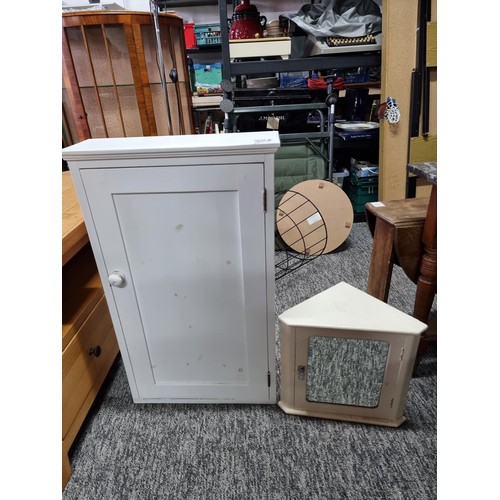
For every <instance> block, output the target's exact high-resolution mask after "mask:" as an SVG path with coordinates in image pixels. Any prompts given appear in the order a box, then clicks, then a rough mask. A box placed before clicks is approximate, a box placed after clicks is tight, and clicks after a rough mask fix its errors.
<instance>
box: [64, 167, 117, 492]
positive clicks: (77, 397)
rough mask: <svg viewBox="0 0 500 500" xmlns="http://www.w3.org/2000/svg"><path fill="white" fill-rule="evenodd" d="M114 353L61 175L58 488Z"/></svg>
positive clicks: (73, 199) (84, 239)
mask: <svg viewBox="0 0 500 500" xmlns="http://www.w3.org/2000/svg"><path fill="white" fill-rule="evenodd" d="M117 354H118V343H117V341H116V337H115V332H114V330H113V325H112V323H111V317H110V314H109V310H108V305H107V303H106V298H105V297H104V290H103V288H102V284H101V280H100V278H99V275H98V272H97V267H96V263H95V260H94V255H93V253H92V250H91V248H90V243H89V239H88V236H87V231H86V229H85V223H84V221H83V215H82V212H81V209H80V205H79V204H78V198H77V196H76V192H75V190H74V187H73V181H72V179H71V174H70V173H69V172H63V173H62V487H63V489H64V487H65V486H66V483H67V482H68V480H69V477H70V475H71V465H70V462H69V457H68V451H69V449H70V447H71V445H72V444H73V442H74V440H75V438H76V436H77V434H78V431H79V430H80V428H81V426H82V424H83V422H84V420H85V417H86V415H87V413H88V412H89V410H90V408H91V406H92V403H93V402H94V400H95V398H96V396H97V393H98V392H99V389H100V387H101V385H102V383H103V382H104V379H105V378H106V375H107V374H108V372H109V370H110V368H111V365H112V364H113V361H114V360H115V358H116V356H117Z"/></svg>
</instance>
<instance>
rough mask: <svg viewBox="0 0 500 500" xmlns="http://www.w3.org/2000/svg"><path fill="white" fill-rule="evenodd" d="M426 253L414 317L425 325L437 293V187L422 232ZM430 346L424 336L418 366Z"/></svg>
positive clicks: (418, 284)
mask: <svg viewBox="0 0 500 500" xmlns="http://www.w3.org/2000/svg"><path fill="white" fill-rule="evenodd" d="M422 242H423V244H424V253H423V255H422V262H421V264H420V276H419V278H418V282H417V293H416V296H415V304H414V309H413V316H414V317H415V318H416V319H418V320H420V321H422V322H423V323H426V324H427V323H428V322H429V314H430V311H431V308H432V303H433V301H434V297H435V295H436V292H437V185H435V184H434V185H433V186H432V191H431V197H430V199H429V208H428V210H427V216H426V219H425V223H424V229H423V232H422ZM428 345H429V341H428V339H427V336H426V334H424V335H423V336H422V339H421V341H420V345H419V348H418V352H417V362H416V363H415V367H416V366H417V365H418V362H419V361H420V358H421V357H422V356H423V354H425V352H426V351H427V348H428Z"/></svg>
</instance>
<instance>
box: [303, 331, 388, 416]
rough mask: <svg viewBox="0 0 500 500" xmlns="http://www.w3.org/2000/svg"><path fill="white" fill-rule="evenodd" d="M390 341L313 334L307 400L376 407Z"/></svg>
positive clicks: (308, 369)
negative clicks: (315, 335)
mask: <svg viewBox="0 0 500 500" xmlns="http://www.w3.org/2000/svg"><path fill="white" fill-rule="evenodd" d="M388 354H389V342H385V341H382V340H358V339H343V338H334V337H310V338H309V350H308V356H307V388H306V399H307V400H308V401H311V402H317V403H331V404H340V405H350V406H363V407H369V408H374V407H376V406H378V403H379V400H380V393H381V391H382V384H383V381H384V373H385V367H386V363H387V356H388Z"/></svg>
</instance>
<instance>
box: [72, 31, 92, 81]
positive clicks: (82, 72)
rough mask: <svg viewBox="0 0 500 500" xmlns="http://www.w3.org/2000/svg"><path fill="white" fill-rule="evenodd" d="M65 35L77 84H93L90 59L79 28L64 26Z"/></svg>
mask: <svg viewBox="0 0 500 500" xmlns="http://www.w3.org/2000/svg"><path fill="white" fill-rule="evenodd" d="M66 36H67V38H68V44H69V47H70V51H71V57H72V58H73V66H74V68H75V73H76V77H77V79H78V85H79V86H80V87H90V86H93V85H94V80H93V77H92V69H91V66H90V61H89V58H88V55H87V52H86V49H85V43H84V41H83V36H82V32H81V30H80V28H66Z"/></svg>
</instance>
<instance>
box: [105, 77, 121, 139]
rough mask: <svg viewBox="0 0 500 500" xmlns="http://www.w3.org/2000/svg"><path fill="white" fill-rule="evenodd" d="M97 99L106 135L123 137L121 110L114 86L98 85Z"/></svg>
mask: <svg viewBox="0 0 500 500" xmlns="http://www.w3.org/2000/svg"><path fill="white" fill-rule="evenodd" d="M99 100H100V101H101V106H102V110H103V113H104V119H105V120H106V129H107V134H108V137H123V136H124V135H125V131H124V130H123V125H122V120H121V112H120V108H119V106H118V101H117V99H116V93H115V88H114V87H100V88H99Z"/></svg>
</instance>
